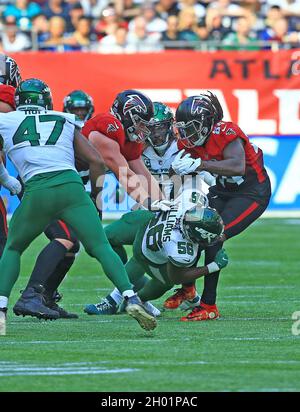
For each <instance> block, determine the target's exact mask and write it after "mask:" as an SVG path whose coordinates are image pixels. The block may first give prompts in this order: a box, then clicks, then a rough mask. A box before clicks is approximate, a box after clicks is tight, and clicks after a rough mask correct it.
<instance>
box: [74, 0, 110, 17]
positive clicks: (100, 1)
mask: <svg viewBox="0 0 300 412" xmlns="http://www.w3.org/2000/svg"><path fill="white" fill-rule="evenodd" d="M80 3H81V5H82V7H83V10H84V15H85V16H89V17H92V18H97V17H100V16H101V13H102V11H103V9H105V8H106V7H107V6H108V4H109V3H110V0H81V1H80Z"/></svg>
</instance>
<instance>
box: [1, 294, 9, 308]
mask: <svg viewBox="0 0 300 412" xmlns="http://www.w3.org/2000/svg"><path fill="white" fill-rule="evenodd" d="M7 304H8V298H7V297H6V296H0V308H7Z"/></svg>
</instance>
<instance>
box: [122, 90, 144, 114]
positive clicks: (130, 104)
mask: <svg viewBox="0 0 300 412" xmlns="http://www.w3.org/2000/svg"><path fill="white" fill-rule="evenodd" d="M132 110H136V111H137V113H147V107H146V105H145V103H144V102H143V100H142V99H141V98H140V96H138V95H136V94H131V95H129V96H128V100H127V101H126V103H125V104H124V107H123V114H124V115H125V114H126V113H129V112H131V111H132Z"/></svg>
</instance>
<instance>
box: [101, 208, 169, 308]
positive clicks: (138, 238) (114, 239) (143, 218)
mask: <svg viewBox="0 0 300 412" xmlns="http://www.w3.org/2000/svg"><path fill="white" fill-rule="evenodd" d="M153 216H154V215H153V213H152V212H149V211H145V210H137V211H135V212H130V213H127V214H125V215H123V216H122V218H121V219H120V220H118V221H116V222H114V223H112V224H110V225H108V226H107V227H106V228H105V233H106V235H107V238H108V240H109V242H110V243H111V245H112V246H113V247H114V250H120V249H121V248H122V247H123V245H133V257H132V258H131V259H130V260H129V261H128V262H127V264H126V265H125V268H126V271H127V273H128V277H129V279H130V281H131V283H133V284H134V285H135V289H136V290H138V291H139V292H138V295H139V297H140V298H141V299H142V301H144V302H145V301H147V300H151V299H157V298H158V297H160V296H162V295H163V294H164V293H165V292H166V291H167V290H169V289H171V288H172V287H173V283H171V282H170V281H169V279H168V276H167V269H166V267H167V266H166V265H153V266H152V264H151V265H150V262H149V261H148V260H147V259H146V258H145V257H144V256H143V254H142V240H143V236H144V233H145V229H146V227H147V225H148V223H149V221H150V219H151V218H153ZM124 250H125V249H124ZM144 273H147V274H148V275H149V276H150V278H151V279H150V280H148V281H147V278H146V277H145V276H144Z"/></svg>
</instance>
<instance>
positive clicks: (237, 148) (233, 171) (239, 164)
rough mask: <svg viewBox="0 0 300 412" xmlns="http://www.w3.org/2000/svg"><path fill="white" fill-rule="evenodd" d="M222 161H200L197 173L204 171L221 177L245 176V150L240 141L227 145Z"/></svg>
mask: <svg viewBox="0 0 300 412" xmlns="http://www.w3.org/2000/svg"><path fill="white" fill-rule="evenodd" d="M223 157H224V160H219V161H218V160H217V161H215V160H208V161H206V160H202V162H201V164H200V166H199V167H198V168H197V170H198V171H201V170H206V171H207V172H211V173H215V174H218V175H221V176H243V175H244V174H245V167H246V160H245V150H244V146H243V143H242V140H241V139H236V140H233V141H232V142H231V143H229V144H228V145H227V146H226V148H225V150H224V152H223Z"/></svg>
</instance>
